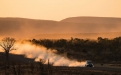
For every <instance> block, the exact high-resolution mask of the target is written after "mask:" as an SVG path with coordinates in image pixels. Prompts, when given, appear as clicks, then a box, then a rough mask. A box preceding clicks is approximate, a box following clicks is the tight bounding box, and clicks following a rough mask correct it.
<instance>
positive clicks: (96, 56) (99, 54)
mask: <svg viewBox="0 0 121 75" xmlns="http://www.w3.org/2000/svg"><path fill="white" fill-rule="evenodd" d="M4 42H6V41H4V40H3V45H2V44H1V46H5V47H6V48H7V49H8V51H11V48H9V47H10V46H9V45H8V44H6V45H5V44H4ZM7 42H8V41H7ZM30 42H32V43H33V44H36V45H43V46H45V47H46V48H48V49H56V50H57V52H56V53H57V54H60V55H63V54H64V55H66V57H67V58H70V59H76V60H78V61H83V60H88V59H89V60H92V61H93V62H94V64H98V63H100V65H101V67H99V66H95V67H68V66H53V63H49V60H48V64H45V61H44V60H43V59H40V61H39V62H34V59H27V58H25V57H24V56H23V55H13V54H9V56H7V57H6V52H4V53H0V75H121V59H120V58H121V37H116V38H113V39H108V38H102V37H99V38H97V40H90V39H79V38H71V39H68V40H67V39H39V40H36V39H33V40H30ZM7 45H8V46H7ZM3 48H4V47H3ZM5 50H6V49H5ZM8 57H9V60H7V59H8ZM105 64H112V66H115V65H118V67H115V68H114V67H105V66H104V65H105Z"/></svg>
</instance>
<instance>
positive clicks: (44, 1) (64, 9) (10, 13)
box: [0, 0, 121, 21]
mask: <svg viewBox="0 0 121 75" xmlns="http://www.w3.org/2000/svg"><path fill="white" fill-rule="evenodd" d="M76 16H98V17H121V0H0V17H23V18H32V19H46V20H57V21H59V20H62V19H64V18H67V17H76Z"/></svg>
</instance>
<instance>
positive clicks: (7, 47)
mask: <svg viewBox="0 0 121 75" xmlns="http://www.w3.org/2000/svg"><path fill="white" fill-rule="evenodd" d="M14 43H15V39H14V38H10V37H6V38H4V39H2V41H1V42H0V46H1V47H2V48H3V50H4V52H5V54H6V62H7V63H8V64H9V52H10V51H11V50H14V48H13V45H14Z"/></svg>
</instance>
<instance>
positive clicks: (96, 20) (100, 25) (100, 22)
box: [0, 17, 121, 39]
mask: <svg viewBox="0 0 121 75" xmlns="http://www.w3.org/2000/svg"><path fill="white" fill-rule="evenodd" d="M120 25H121V18H110V17H70V18H66V19H63V20H61V21H51V20H35V19H26V18H0V37H5V36H10V37H15V38H38V39H39V38H51V39H57V38H66V39H68V38H71V37H75V38H92V39H93V38H97V37H107V38H113V37H118V36H120V35H121V26H120Z"/></svg>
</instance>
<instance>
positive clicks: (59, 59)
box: [11, 42, 85, 67]
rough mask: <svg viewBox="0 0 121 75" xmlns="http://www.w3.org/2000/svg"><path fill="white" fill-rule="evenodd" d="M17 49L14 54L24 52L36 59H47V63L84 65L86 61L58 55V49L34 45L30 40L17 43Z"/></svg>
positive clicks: (28, 56)
mask: <svg viewBox="0 0 121 75" xmlns="http://www.w3.org/2000/svg"><path fill="white" fill-rule="evenodd" d="M14 47H15V48H16V49H17V50H13V51H11V53H13V54H23V55H25V56H26V57H27V58H35V61H39V60H40V59H44V60H45V64H47V63H48V59H49V62H50V63H53V65H54V66H79V67H84V65H85V62H78V61H76V60H70V59H68V58H66V57H64V56H61V55H57V54H56V52H57V51H56V50H50V49H47V48H45V47H43V46H37V45H33V44H31V43H28V42H23V43H19V42H18V43H16V44H15V46H14Z"/></svg>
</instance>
